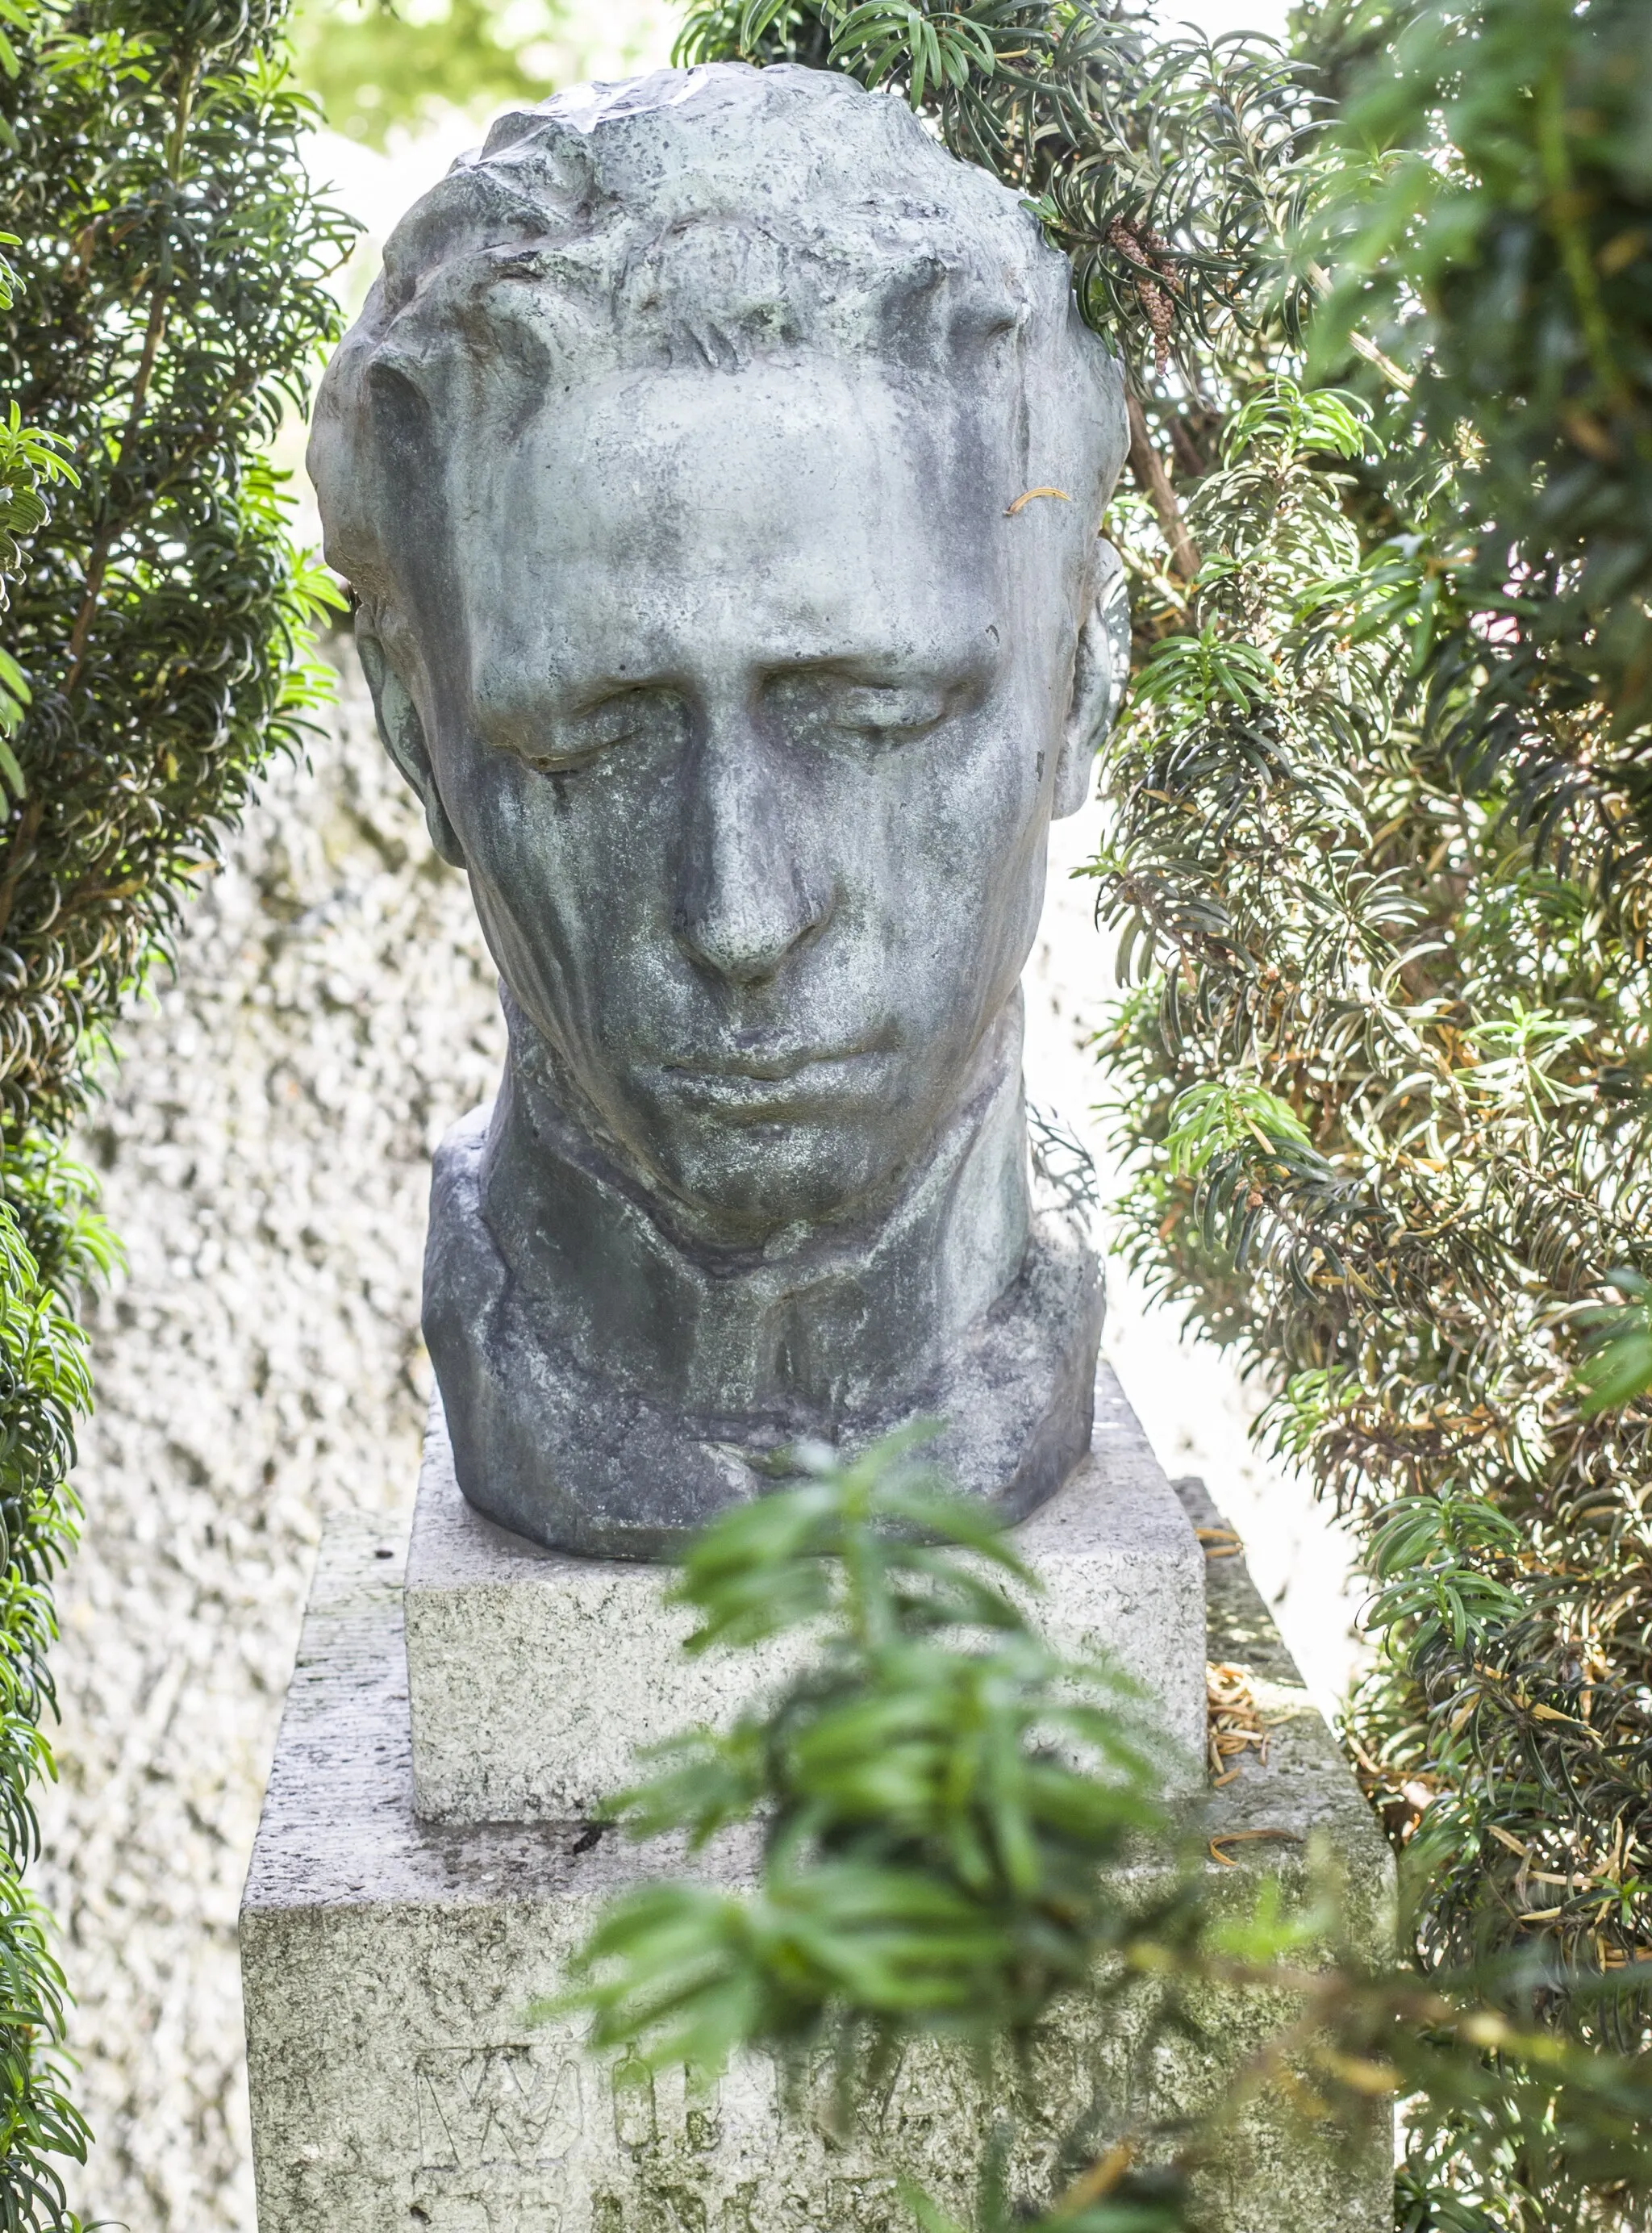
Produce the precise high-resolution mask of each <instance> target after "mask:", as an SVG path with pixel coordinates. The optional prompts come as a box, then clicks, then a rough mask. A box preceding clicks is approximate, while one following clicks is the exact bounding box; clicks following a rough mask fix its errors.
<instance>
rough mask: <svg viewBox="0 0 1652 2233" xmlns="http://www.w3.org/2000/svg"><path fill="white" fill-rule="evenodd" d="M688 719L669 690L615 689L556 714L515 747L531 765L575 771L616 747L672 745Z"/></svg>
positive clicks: (675, 696)
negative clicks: (587, 702)
mask: <svg viewBox="0 0 1652 2233" xmlns="http://www.w3.org/2000/svg"><path fill="white" fill-rule="evenodd" d="M686 719H687V713H686V708H685V706H684V705H683V701H682V700H681V699H680V697H679V696H678V695H677V693H676V692H675V691H673V690H620V691H615V692H614V693H611V694H610V695H609V696H608V697H606V698H602V699H598V700H596V701H595V703H594V704H591V705H588V706H580V707H578V708H576V710H575V711H573V712H571V713H559V714H557V715H556V718H555V719H554V720H552V721H551V722H550V723H549V724H548V725H547V726H546V727H545V728H544V729H543V730H536V732H535V733H534V734H533V735H532V737H531V738H529V739H524V740H523V741H522V742H521V743H520V744H518V745H517V750H518V751H519V752H521V754H522V757H523V758H524V759H525V760H526V761H527V762H528V763H529V765H530V766H532V767H537V768H543V769H545V770H560V769H563V768H579V767H585V766H588V765H589V764H590V763H591V762H592V761H593V760H596V759H599V758H601V757H602V754H603V753H604V752H614V751H616V750H617V749H618V748H619V747H620V746H621V745H653V744H657V743H660V742H661V741H665V742H670V743H675V742H676V741H678V740H679V739H680V738H681V736H682V733H683V730H684V726H685V724H686Z"/></svg>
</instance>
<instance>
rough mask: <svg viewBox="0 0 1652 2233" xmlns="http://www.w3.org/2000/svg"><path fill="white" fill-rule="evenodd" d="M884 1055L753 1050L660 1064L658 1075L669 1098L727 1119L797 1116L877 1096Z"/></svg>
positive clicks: (859, 1050) (857, 1050)
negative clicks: (812, 1108) (817, 1107)
mask: <svg viewBox="0 0 1652 2233" xmlns="http://www.w3.org/2000/svg"><path fill="white" fill-rule="evenodd" d="M886 1053H887V1050H885V1049H884V1048H881V1047H876V1046H857V1047H848V1048H842V1049H839V1048H836V1047H833V1048H815V1047H801V1048H786V1049H784V1050H782V1049H775V1050H774V1051H771V1052H766V1053H765V1052H758V1051H756V1050H755V1049H753V1050H751V1051H741V1052H738V1053H719V1054H706V1055H695V1056H693V1057H689V1058H683V1059H680V1060H678V1061H675V1062H667V1063H662V1064H660V1069H659V1071H658V1072H657V1075H658V1076H659V1077H660V1082H661V1084H662V1085H663V1086H664V1087H665V1090H666V1091H667V1093H668V1094H669V1095H670V1096H671V1097H672V1098H673V1099H675V1100H678V1101H686V1102H687V1103H690V1104H691V1105H693V1104H695V1103H698V1104H699V1106H700V1107H701V1108H704V1109H707V1110H722V1111H723V1112H725V1114H727V1115H729V1116H735V1117H761V1116H764V1115H768V1114H771V1113H780V1112H784V1113H786V1114H789V1115H794V1116H795V1115H797V1114H799V1113H801V1112H802V1111H803V1110H806V1109H807V1108H808V1107H810V1105H822V1104H824V1103H842V1101H843V1100H844V1098H845V1097H864V1096H866V1095H868V1094H869V1093H872V1092H874V1091H875V1090H876V1082H877V1077H878V1074H879V1073H880V1072H881V1070H882V1068H883V1066H884V1064H883V1059H882V1058H883V1057H884V1056H885V1055H886Z"/></svg>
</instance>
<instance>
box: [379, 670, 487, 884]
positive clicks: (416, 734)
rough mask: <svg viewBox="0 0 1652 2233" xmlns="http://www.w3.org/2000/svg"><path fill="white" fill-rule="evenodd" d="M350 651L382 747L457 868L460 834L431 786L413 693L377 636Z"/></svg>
mask: <svg viewBox="0 0 1652 2233" xmlns="http://www.w3.org/2000/svg"><path fill="white" fill-rule="evenodd" d="M355 648H356V649H357V651H358V652H359V653H360V654H361V672H362V673H363V674H365V675H366V676H367V688H368V689H369V690H370V691H371V692H372V693H373V711H374V716H375V717H376V719H377V720H378V724H379V735H380V739H382V740H383V744H384V748H385V750H386V752H388V753H389V755H390V757H391V758H392V759H393V761H394V762H395V764H396V765H397V766H398V767H399V768H400V771H401V773H402V775H403V777H404V778H406V782H407V783H408V784H410V785H411V787H412V788H413V790H414V791H417V792H418V794H419V797H420V801H421V802H422V804H423V806H424V809H425V827H426V829H427V830H429V832H430V842H431V843H432V844H433V846H434V847H435V848H436V850H437V851H438V852H439V854H440V855H441V856H442V858H443V860H444V861H446V863H447V864H448V866H449V867H450V868H453V869H462V868H463V867H464V866H465V855H464V853H463V851H462V850H460V847H459V833H458V831H457V830H455V829H454V827H453V825H452V823H451V822H450V821H449V820H448V818H447V809H446V807H445V806H444V805H443V804H442V798H441V793H440V792H439V791H438V790H437V788H436V772H435V770H434V769H433V767H432V765H431V764H430V746H429V745H428V744H427V743H426V739H425V725H424V723H423V722H422V721H421V720H420V718H419V708H418V706H415V705H414V703H413V693H412V692H411V691H410V690H409V689H408V688H407V686H406V683H405V682H404V681H403V680H402V679H401V677H400V675H399V674H397V673H396V670H395V668H394V667H392V666H391V664H390V662H389V661H388V660H387V658H386V657H385V655H384V646H383V645H382V644H381V643H380V641H379V639H378V637H377V636H376V635H364V634H361V633H358V634H357V636H356V639H355Z"/></svg>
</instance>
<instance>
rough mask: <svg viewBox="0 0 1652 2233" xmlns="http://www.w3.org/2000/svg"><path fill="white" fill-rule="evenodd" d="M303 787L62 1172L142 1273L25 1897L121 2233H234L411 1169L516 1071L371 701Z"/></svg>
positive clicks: (97, 2211) (96, 1442) (389, 1337)
mask: <svg viewBox="0 0 1652 2233" xmlns="http://www.w3.org/2000/svg"><path fill="white" fill-rule="evenodd" d="M312 765H313V772H311V771H306V770H305V769H303V768H299V767H283V768H281V769H279V770H278V771H276V773H275V774H274V775H273V776H272V778H270V783H269V784H268V786H267V788H266V791H265V793H264V796H263V800H262V802H261V803H260V804H259V806H258V807H257V809H256V810H255V811H254V812H253V814H252V816H251V817H250V821H249V824H248V827H247V829H246V830H245V832H244V835H243V837H241V839H240V841H239V842H238V843H237V845H236V847H235V849H234V850H233V852H232V854H231V858H230V860H229V862H228V863H227V865H226V868H225V870H224V873H223V874H222V875H220V876H218V877H217V878H215V879H214V881H213V882H212V883H211V887H210V888H209V889H208V891H207V893H206V895H205V898H204V899H203V900H202V901H201V902H200V903H199V904H198V906H196V907H195V908H192V910H191V912H190V915H189V917H188V919H187V923H186V927H185V934H184V937H183V940H182V941H181V944H180V947H179V968H178V975H177V980H176V981H175V982H173V983H172V984H166V982H164V981H163V982H162V983H161V984H160V985H159V988H158V989H159V999H158V1002H157V1003H156V1005H155V1006H153V1009H152V1010H149V1011H148V1012H144V1011H140V1012H139V1013H138V1014H137V1016H136V1017H135V1018H134V1019H133V1021H132V1022H131V1023H130V1025H128V1026H127V1029H126V1030H125V1031H124V1032H122V1034H121V1049H122V1053H123V1056H124V1060H123V1062H122V1064H121V1065H120V1068H119V1070H118V1071H114V1072H113V1073H112V1074H111V1076H110V1077H109V1080H108V1095H107V1100H106V1101H105V1103H103V1105H102V1107H101V1110H98V1111H97V1112H96V1114H95V1117H94V1121H93V1122H92V1123H90V1124H89V1125H88V1128H87V1129H86V1131H85V1133H84V1134H83V1136H82V1138H81V1154H82V1156H84V1157H85V1159H86V1160H87V1161H88V1162H91V1163H93V1164H94V1166H95V1167H96V1168H97V1169H98V1170H99V1172H100V1174H101V1179H102V1182H103V1188H104V1204H105V1208H106V1210H107V1214H108V1215H109V1217H110V1219H111V1221H112V1222H113V1223H114V1227H115V1229H116V1230H117V1232H119V1233H120V1234H121V1235H122V1236H123V1237H124V1239H125V1240H126V1242H127V1250H128V1254H129V1259H130V1263H129V1268H128V1270H127V1273H126V1274H125V1275H124V1276H123V1277H122V1278H120V1279H119V1280H118V1281H117V1282H116V1283H115V1286H114V1289H113V1291H112V1292H110V1293H109V1294H107V1296H104V1297H102V1298H100V1299H98V1300H97V1301H96V1302H95V1303H94V1305H93V1307H92V1310H91V1312H90V1324H91V1329H92V1337H93V1344H94V1370H95V1377H96V1383H97V1393H98V1411H97V1414H96V1416H95V1417H94V1420H93V1422H92V1423H91V1425H90V1427H89V1429H88V1431H87V1432H86V1434H85V1435H84V1436H83V1438H82V1442H81V1464H80V1467H79V1468H78V1471H77V1473H76V1476H75V1478H76V1481H77V1484H78V1487H79V1489H80V1492H81V1496H82V1497H83V1499H84V1500H85V1503H86V1507H87V1523H86V1533H85V1541H84V1544H83V1546H82V1548H81V1553H80V1555H79V1557H78V1559H76V1561H75V1566H74V1567H73V1569H72V1571H71V1573H70V1575H69V1577H68V1580H67V1583H66V1585H64V1587H63V1589H62V1593H61V1611H62V1624H63V1630H64V1634H63V1638H62V1644H61V1646H60V1648H59V1650H58V1652H57V1654H56V1658H55V1668H56V1674H57V1681H58V1684H59V1689H60V1694H61V1701H62V1715H63V1722H62V1731H61V1735H60V1738H59V1741H58V1748H57V1749H58V1757H59V1761H60V1763H61V1770H62V1782H61V1785H60V1787H59V1788H58V1790H57V1791H56V1792H55V1793H51V1794H48V1796H47V1800H46V1804H45V1807H44V1809H43V1812H44V1815H45V1829H46V1836H47V1840H48V1850H47V1857H46V1865H45V1866H44V1867H43V1868H42V1871H41V1872H40V1878H39V1883H40V1888H41V1891H42V1893H43V1894H44V1896H45V1898H46V1899H47V1900H48V1902H49V1904H51V1906H52V1907H53V1909H54V1910H55V1913H56V1914H57V1916H58V1917H59V1920H60V1923H61V1924H62V1930H63V1937H64V1941H65V1943H64V1946H63V1950H62V1951H63V1960H64V1964H65V1967H66V1968H67V1969H68V1972H69V1975H70V1977H71V1979H72V1982H73V1985H74V1989H75V1991H76V1993H77V1994H78V1995H79V2000H80V2007H79V2009H78V2011H77V2013H76V2016H75V2023H74V2028H73V2034H72V2044H73V2046H74V2048H75V2052H76V2053H77V2054H79V2056H80V2058H81V2063H82V2077H81V2082H80V2085H79V2087H78V2092H79V2096H80V2099H81V2101H82V2103H83V2105H84V2106H85V2109H86V2112H87V2113H88V2116H89V2118H90V2119H91V2122H92V2126H93V2130H94V2133H95V2134H96V2136H97V2146H96V2149H95V2152H94V2156H93V2160H92V2164H91V2165H90V2167H89V2169H88V2171H87V2172H86V2173H84V2174H79V2175H77V2176H76V2177H75V2180H74V2182H73V2191H72V2198H73V2200H74V2202H75V2205H76V2206H77V2207H78V2208H79V2209H80V2210H81V2212H82V2213H83V2215H84V2216H86V2217H88V2218H99V2217H103V2218H112V2219H116V2220H120V2221H123V2222H124V2223H127V2225H129V2226H130V2227H131V2229H132V2233H159V2229H166V2233H207V2229H218V2228H234V2229H236V2233H251V2228H252V2225H253V2210H252V2195H251V2178H250V2171H249V2168H248V2159H247V2136H246V2105H245V2100H244V2092H245V2078H244V2069H243V2065H242V2053H243V2050H242V2037H241V2004H240V1995H239V1987H238V1982H237V1969H236V1959H235V1917H236V1907H237V1901H238V1899H239V1896H240V1890H241V1880H242V1878H243V1876H244V1873H245V1869H246V1858H247V1854H248V1852H249V1851H250V1846H251V1842H252V1833H253V1830H254V1828H255V1826H256V1825H257V1814H258V1807H259V1802H260V1800H261V1799H262V1796H263V1781H264V1776H265V1774H266V1772H267V1769H268V1767H269V1761H270V1753H271V1751H272V1749H273V1748H274V1742H275V1733H276V1722H277V1719H278V1717H279V1715H280V1711H281V1704H282V1698H283V1693H284V1690H285V1688H286V1683H287V1678H288V1676H289V1674H290V1673H291V1671H292V1660H293V1651H294V1648H295V1644H296V1637H297V1632H298V1622H299V1616H300V1612H301V1611H302V1602H303V1597H304V1592H305V1589H306V1586H307V1584H308V1580H309V1572H310V1568H311V1566H312V1564H313V1560H314V1557H315V1546H316V1543H317V1541H318V1540H319V1535H320V1527H321V1522H322V1517H323V1516H324V1515H325V1514H327V1513H328V1512H329V1511H330V1510H332V1509H334V1508H335V1507H338V1506H341V1505H349V1504H361V1505H367V1506H380V1507H382V1506H390V1505H394V1504H397V1503H399V1502H402V1501H410V1500H411V1496H412V1491H413V1477H414V1470H415V1466H416V1462H417V1457H418V1448H419V1435H420V1423H421V1420H422V1416H423V1410H424V1404H425V1398H426V1392H427V1389H428V1377H427V1376H428V1366H427V1364H426V1360H425V1357H424V1352H423V1350H422V1348H421V1346H420V1343H419V1340H418V1334H417V1324H418V1292H419V1269H420V1255H421V1252H422V1250H423V1247H424V1234H425V1196H426V1187H427V1185H428V1158H429V1154H430V1150H431V1148H432V1146H433V1144H434V1143H435V1141H436V1140H437V1139H438V1137H439V1136H440V1134H441V1132H442V1131H443V1130H445V1128H446V1126H447V1125H448V1124H449V1123H452V1121H453V1119H454V1118H455V1117H458V1116H459V1115H460V1114H461V1113H462V1112H463V1111H464V1110H466V1109H467V1108H471V1107H473V1106H474V1105H475V1103H477V1102H478V1100H480V1099H482V1098H483V1097H485V1095H486V1094H487V1093H488V1092H490V1091H491V1088H492V1081H493V1077H494V1075H495V1072H496V1071H497V1068H498V1062H499V1059H500V1057H501V1054H502V1052H503V1044H504V1027H503V1025H502V1023H501V1021H500V1019H499V1014H498V1006H497V1002H496V999H495V994H494V989H493V972H492V968H491V964H490V963H489V961H488V960H487V956H486V954H485V949H484V947H483V946H482V941H481V938H480V935H479V934H478V931H477V929H476V928H475V922H474V918H473V916H472V912H471V905H470V895H469V892H468V889H467V888H466V885H465V879H464V877H463V876H459V875H458V874H456V873H455V872H454V871H453V870H452V869H446V868H444V867H443V866H442V865H441V864H440V863H439V862H438V861H437V860H436V858H435V857H434V856H433V853H432V852H431V850H430V847H429V845H428V843H427V842H426V837H425V833H424V827H423V823H422V820H421V818H420V816H419V814H418V812H417V810H416V809H415V807H414V806H413V804H412V802H411V800H410V799H409V798H408V796H407V795H406V792H405V791H403V790H402V788H401V786H400V781H399V779H398V778H396V776H395V775H394V773H393V771H392V770H391V769H390V767H389V765H388V764H387V761H386V760H385V758H384V756H383V754H382V752H380V748H379V745H378V742H377V739H376V738H375V737H374V733H373V726H372V718H371V713H370V711H369V710H368V708H367V703H366V700H365V696H364V695H363V694H362V693H361V691H360V688H359V684H353V687H351V689H350V692H349V694H348V696H347V697H346V699H345V700H344V702H343V704H342V706H341V709H340V716H339V719H338V720H337V723H336V725H335V731H334V732H333V733H331V734H329V735H328V736H326V737H324V738H318V739H316V740H315V746H314V751H313V756H312ZM317 2233H321V2229H319V2228H318V2229H317Z"/></svg>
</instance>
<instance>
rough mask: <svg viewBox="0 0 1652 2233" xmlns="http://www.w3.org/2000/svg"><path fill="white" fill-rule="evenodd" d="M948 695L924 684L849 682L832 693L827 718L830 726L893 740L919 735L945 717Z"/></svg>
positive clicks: (949, 694) (949, 697) (949, 696)
mask: <svg viewBox="0 0 1652 2233" xmlns="http://www.w3.org/2000/svg"><path fill="white" fill-rule="evenodd" d="M952 695H953V693H951V692H950V691H946V690H939V689H933V688H927V687H920V688H918V689H904V688H901V687H883V686H881V685H879V684H875V683H855V684H850V685H846V686H844V687H842V688H840V689H839V690H838V691H837V692H836V693H835V694H834V697H833V700H832V701H831V704H830V706H829V714H828V718H829V720H830V721H831V724H832V726H833V727H834V728H838V729H850V730H854V731H856V732H859V733H860V734H862V735H863V736H869V737H881V738H883V739H888V741H890V742H894V741H896V740H899V739H906V738H907V737H920V736H922V734H923V733H924V732H925V730H927V729H933V727H934V726H935V724H936V723H937V722H938V721H940V720H943V719H945V718H946V713H947V711H948V706H949V700H950V699H951V697H952Z"/></svg>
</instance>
